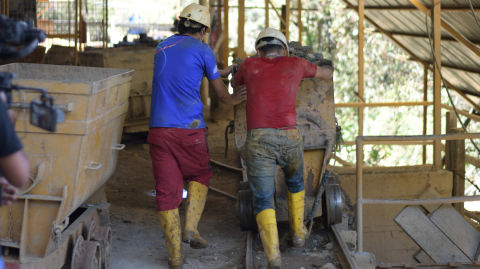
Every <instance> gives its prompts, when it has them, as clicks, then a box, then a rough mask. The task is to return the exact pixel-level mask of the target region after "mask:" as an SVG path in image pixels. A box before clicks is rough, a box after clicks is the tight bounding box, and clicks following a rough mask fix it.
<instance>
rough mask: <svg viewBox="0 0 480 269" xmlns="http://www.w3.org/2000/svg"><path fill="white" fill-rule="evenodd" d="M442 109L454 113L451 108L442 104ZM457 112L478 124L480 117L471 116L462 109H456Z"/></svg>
mask: <svg viewBox="0 0 480 269" xmlns="http://www.w3.org/2000/svg"><path fill="white" fill-rule="evenodd" d="M442 108H444V109H448V110H450V111H452V113H455V112H454V110H453V107H451V106H449V105H445V104H442ZM457 112H458V114H460V115H463V116H465V117H467V118H469V119H471V120H474V121H478V122H480V116H478V115H476V114H472V113H470V112H468V111H465V110H462V109H459V108H457Z"/></svg>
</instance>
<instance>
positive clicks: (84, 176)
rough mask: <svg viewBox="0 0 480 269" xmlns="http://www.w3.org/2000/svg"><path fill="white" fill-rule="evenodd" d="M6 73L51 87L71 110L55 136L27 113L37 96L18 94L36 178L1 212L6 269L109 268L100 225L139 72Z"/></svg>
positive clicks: (31, 68)
mask: <svg viewBox="0 0 480 269" xmlns="http://www.w3.org/2000/svg"><path fill="white" fill-rule="evenodd" d="M0 71H2V72H10V73H15V74H17V78H16V79H15V81H14V83H15V84H19V85H23V86H32V87H43V88H46V89H47V90H48V92H49V93H50V94H51V96H53V97H54V98H55V103H56V105H57V106H58V108H60V109H62V110H64V111H65V122H64V123H61V124H58V125H57V132H55V133H49V132H46V131H43V130H42V129H39V128H37V127H35V126H33V125H30V124H29V123H28V122H29V118H28V117H29V113H28V109H24V107H25V104H26V103H29V102H30V101H31V100H32V99H35V98H38V96H37V94H35V93H31V92H16V93H14V96H13V102H14V103H13V105H12V106H13V107H17V109H16V111H17V113H18V116H19V119H18V121H17V124H16V129H17V132H18V134H19V137H20V138H21V140H22V143H23V145H24V151H25V153H26V154H27V156H28V158H29V160H30V166H31V170H32V171H31V175H32V176H31V182H30V183H29V184H28V186H26V187H24V188H23V189H22V190H21V195H20V196H19V197H18V200H17V201H15V202H14V203H13V204H12V205H11V206H5V207H1V208H0V245H2V247H3V249H4V254H5V262H6V268H62V267H63V266H64V265H68V266H67V267H69V268H72V269H76V268H85V269H87V268H108V267H109V259H110V252H111V243H112V237H111V230H110V228H109V227H102V226H100V213H101V211H102V210H105V209H106V208H108V207H107V205H108V204H106V199H105V197H104V196H103V195H104V192H103V188H102V186H103V185H104V184H105V182H106V181H107V179H108V178H109V177H110V176H111V175H112V173H113V172H114V170H115V167H116V165H117V157H118V152H119V150H121V149H123V147H124V145H120V144H119V143H120V139H121V135H122V127H123V121H124V118H125V113H126V112H127V109H128V102H127V101H128V95H129V90H130V83H131V80H132V77H133V70H125V69H105V68H91V67H73V66H55V65H37V64H10V65H5V66H1V67H0ZM102 194H103V195H102ZM102 196H103V197H102ZM85 204H88V205H89V207H86V206H85Z"/></svg>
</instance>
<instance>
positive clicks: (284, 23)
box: [267, 0, 287, 25]
mask: <svg viewBox="0 0 480 269" xmlns="http://www.w3.org/2000/svg"><path fill="white" fill-rule="evenodd" d="M267 1H268V3H269V4H270V5H271V6H272V9H273V10H274V11H275V13H277V16H278V18H279V19H280V21H281V22H282V23H283V25H286V24H287V23H286V22H285V20H284V19H283V17H282V15H280V13H279V12H278V10H277V8H276V7H275V6H274V5H273V4H272V2H271V1H270V0H267Z"/></svg>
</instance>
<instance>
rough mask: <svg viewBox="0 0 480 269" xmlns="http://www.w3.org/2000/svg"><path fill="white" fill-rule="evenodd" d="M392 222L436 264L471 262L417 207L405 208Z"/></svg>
mask: <svg viewBox="0 0 480 269" xmlns="http://www.w3.org/2000/svg"><path fill="white" fill-rule="evenodd" d="M393 220H394V221H395V222H396V223H397V224H398V225H399V226H400V228H402V229H403V230H404V231H405V233H407V234H408V236H410V238H412V240H413V241H415V243H417V244H418V245H419V246H420V247H421V248H422V249H423V250H424V251H425V252H426V253H427V254H428V256H430V258H432V260H434V261H435V262H436V263H450V262H463V263H470V262H471V260H470V259H469V258H468V257H467V256H466V255H465V254H464V253H463V252H462V251H461V250H460V249H459V248H458V247H457V246H455V245H454V244H453V243H452V241H450V239H448V237H447V236H445V234H443V233H442V231H440V229H438V228H437V226H435V224H433V222H432V221H431V220H430V219H429V218H427V216H425V214H423V212H422V211H421V210H420V209H419V208H418V207H414V206H407V207H405V208H404V209H402V211H400V213H398V215H397V216H395V218H394V219H393Z"/></svg>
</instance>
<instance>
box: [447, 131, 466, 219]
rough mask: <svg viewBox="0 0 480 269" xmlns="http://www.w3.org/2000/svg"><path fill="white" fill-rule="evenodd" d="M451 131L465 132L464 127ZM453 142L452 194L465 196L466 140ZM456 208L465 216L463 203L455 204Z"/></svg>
mask: <svg viewBox="0 0 480 269" xmlns="http://www.w3.org/2000/svg"><path fill="white" fill-rule="evenodd" d="M450 132H451V133H464V131H463V129H459V128H452V129H451V130H450ZM450 142H451V145H450V147H451V149H452V150H451V153H452V155H451V157H450V158H451V164H452V166H451V169H450V170H451V171H453V172H454V173H453V190H452V196H465V179H464V178H465V140H464V139H461V140H452V141H450ZM453 206H454V207H455V209H456V210H457V211H458V213H460V214H461V215H462V216H463V212H464V210H465V208H464V204H463V203H455V204H453Z"/></svg>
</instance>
